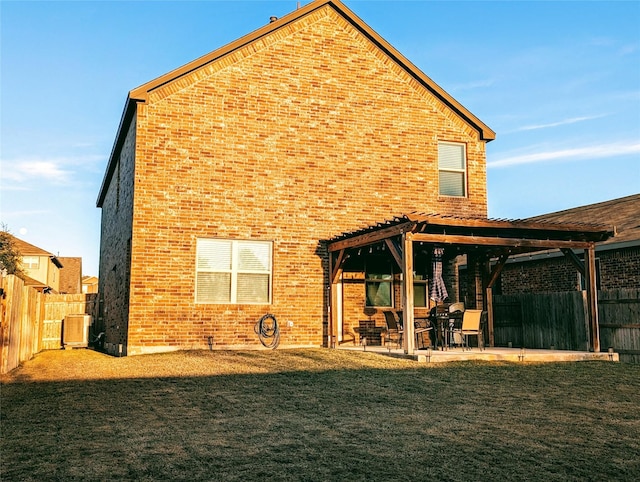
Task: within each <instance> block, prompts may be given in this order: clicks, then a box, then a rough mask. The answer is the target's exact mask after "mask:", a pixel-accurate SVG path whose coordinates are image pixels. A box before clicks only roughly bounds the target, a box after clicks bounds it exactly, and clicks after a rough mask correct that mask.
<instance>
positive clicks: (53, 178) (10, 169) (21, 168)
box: [2, 156, 104, 187]
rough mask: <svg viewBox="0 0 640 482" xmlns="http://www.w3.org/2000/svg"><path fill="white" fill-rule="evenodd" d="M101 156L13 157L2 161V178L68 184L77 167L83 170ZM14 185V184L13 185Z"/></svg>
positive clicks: (17, 181)
mask: <svg viewBox="0 0 640 482" xmlns="http://www.w3.org/2000/svg"><path fill="white" fill-rule="evenodd" d="M103 159H104V158H103V156H79V157H73V158H52V159H18V160H16V159H13V160H3V161H2V173H3V175H2V177H3V180H6V181H11V182H13V183H22V182H25V181H30V182H32V181H34V180H44V181H46V182H51V183H54V184H69V183H71V182H72V181H73V180H74V179H75V178H76V177H77V169H76V168H77V167H78V166H79V168H80V169H82V170H85V169H87V167H90V166H93V165H94V164H95V163H96V161H101V160H103ZM14 187H16V186H14Z"/></svg>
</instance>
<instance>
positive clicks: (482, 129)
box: [97, 0, 496, 207]
mask: <svg viewBox="0 0 640 482" xmlns="http://www.w3.org/2000/svg"><path fill="white" fill-rule="evenodd" d="M325 6H329V7H331V8H333V9H334V10H335V11H336V12H337V13H338V14H340V15H341V16H342V17H343V18H344V19H345V20H346V21H347V22H349V23H350V24H351V25H352V26H353V27H354V28H355V29H356V30H358V31H359V32H360V33H362V34H363V35H364V36H366V37H367V38H368V39H369V40H371V41H372V42H373V43H374V44H375V45H376V46H377V47H378V48H380V50H382V51H383V52H384V53H385V54H386V55H388V56H389V57H390V58H392V59H393V60H394V61H395V62H397V63H398V65H400V66H401V67H402V68H403V69H405V70H406V71H407V72H408V73H409V74H410V75H411V76H413V77H414V78H415V79H416V81H417V82H418V83H420V84H421V85H422V86H424V87H425V88H426V89H427V90H429V91H430V92H431V93H432V94H433V95H434V96H436V97H437V98H438V99H440V100H441V101H442V102H444V103H445V104H446V105H447V106H448V107H449V108H451V109H452V110H453V111H454V112H455V113H457V114H458V115H459V116H460V117H461V118H463V119H464V120H465V121H466V122H467V123H468V124H469V125H470V126H472V127H473V128H474V129H476V130H477V131H478V133H479V135H480V139H482V140H485V141H492V140H493V139H495V137H496V134H495V132H494V131H493V130H491V129H490V128H489V127H488V126H487V125H486V124H484V123H483V122H482V121H481V120H480V119H478V118H477V117H476V116H475V115H473V114H472V113H471V112H470V111H469V110H467V109H466V108H465V107H464V106H463V105H462V104H460V103H459V102H458V101H457V100H455V99H454V98H453V97H452V96H451V95H450V94H448V93H447V92H446V91H445V90H444V89H443V88H442V87H440V86H439V85H438V84H436V83H435V82H434V81H433V80H432V79H431V78H429V77H428V76H427V75H425V74H424V73H423V72H422V71H421V70H420V69H418V67H416V66H415V65H414V64H413V63H411V62H410V61H409V60H408V59H407V58H406V57H404V56H403V55H402V54H401V53H400V52H398V51H397V50H396V49H395V48H394V47H393V46H391V44H389V43H388V42H387V41H386V40H384V39H383V38H382V37H381V36H380V35H379V34H377V33H376V32H375V31H374V30H373V29H371V27H369V26H368V25H367V24H366V23H364V22H363V21H362V20H361V19H360V18H358V16H357V15H356V14H354V13H353V12H352V11H351V10H349V9H348V8H347V7H346V6H345V5H344V4H343V3H342V2H340V1H339V0H315V1H313V2H311V3H309V4H307V5H305V6H304V7H301V8H299V9H297V10H295V11H293V12H291V13H290V14H288V15H285V16H284V17H282V18H280V19H278V20H275V21H273V22H271V23H269V24H267V25H265V26H264V27H262V28H259V29H258V30H255V31H253V32H251V33H249V34H248V35H245V36H244V37H241V38H239V39H238V40H236V41H234V42H232V43H230V44H227V45H225V46H224V47H221V48H220V49H218V50H215V51H213V52H211V53H209V54H207V55H204V56H202V57H200V58H198V59H196V60H194V61H192V62H189V63H188V64H186V65H183V66H182V67H179V68H177V69H175V70H172V71H171V72H169V73H167V74H165V75H163V76H161V77H158V78H157V79H154V80H152V81H150V82H147V83H146V84H143V85H141V86H140V87H137V88H135V89H133V90H132V91H131V92H129V96H128V97H127V101H126V103H125V108H124V111H123V113H122V118H121V120H120V125H119V127H118V133H117V135H116V140H115V143H114V146H113V149H112V151H111V156H110V158H109V163H108V165H107V170H106V172H105V177H104V180H103V181H102V186H101V188H100V193H99V195H98V200H97V206H98V207H102V203H103V202H104V197H105V196H106V191H107V187H108V185H109V181H110V179H111V176H112V174H113V172H114V170H115V166H116V161H117V157H118V155H119V152H120V149H121V148H122V145H123V144H124V140H125V137H126V134H127V130H128V126H129V124H130V123H131V121H132V119H133V117H134V114H135V112H136V108H137V107H136V106H137V103H138V102H146V101H147V99H148V95H149V93H150V92H151V91H153V90H154V89H156V88H159V87H161V86H164V85H166V84H168V83H170V82H174V81H176V80H178V79H180V78H181V77H183V76H185V75H187V74H190V73H192V72H193V71H195V70H197V69H199V68H202V67H204V66H206V65H207V64H210V63H211V62H215V61H217V60H219V59H221V58H222V57H224V56H225V55H227V54H229V53H231V52H233V51H234V50H236V49H239V48H241V47H244V46H246V45H247V44H250V43H252V42H256V41H259V39H261V38H263V37H264V36H266V35H269V34H271V33H273V32H274V31H276V30H278V29H281V28H284V27H286V26H287V25H288V24H290V23H292V22H295V21H296V20H298V19H300V18H302V17H304V16H306V15H309V14H310V13H312V12H314V11H316V10H318V9H320V8H323V7H325Z"/></svg>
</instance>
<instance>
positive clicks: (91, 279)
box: [82, 276, 98, 285]
mask: <svg viewBox="0 0 640 482" xmlns="http://www.w3.org/2000/svg"><path fill="white" fill-rule="evenodd" d="M96 283H98V278H97V276H83V277H82V284H83V285H90V284H96Z"/></svg>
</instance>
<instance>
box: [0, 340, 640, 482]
mask: <svg viewBox="0 0 640 482" xmlns="http://www.w3.org/2000/svg"><path fill="white" fill-rule="evenodd" d="M1 390H2V392H1V407H0V409H1V411H0V415H1V429H2V434H1V435H2V441H1V447H0V448H1V453H0V457H1V459H0V460H1V472H0V479H1V480H3V481H28V480H37V481H42V480H66V479H74V480H92V481H97V480H108V479H111V480H141V481H144V480H189V481H193V480H221V481H235V480H237V481H247V480H261V481H262V480H277V481H287V480H296V481H297V480H305V481H313V480H327V481H329V480H331V481H333V480H349V481H358V480H376V481H390V480H407V481H411V480H414V481H422V480H429V479H433V480H439V481H455V480H460V481H479V480H483V481H485V480H496V481H504V480H518V479H521V480H543V481H554V480H558V481H571V480H575V481H587V480H594V481H596V480H597V481H602V480H610V481H613V480H615V481H632V480H640V365H627V364H620V363H609V362H578V363H557V364H539V365H534V364H527V363H520V364H508V363H471V362H465V363H452V364H438V365H428V364H418V363H416V362H413V361H408V360H402V359H394V358H390V357H385V356H382V355H376V354H373V353H363V352H345V351H339V350H321V349H317V350H290V351H288V350H275V351H253V352H206V351H202V352H178V353H171V354H162V355H147V356H138V357H127V358H112V357H108V356H106V355H103V354H100V353H97V352H94V351H90V350H73V351H49V352H43V353H41V354H39V355H37V356H36V357H35V358H34V359H33V360H31V361H29V362H27V363H26V364H25V365H24V366H23V367H21V368H19V369H17V370H15V371H14V372H12V373H11V374H10V375H9V376H4V377H3V378H2V387H1Z"/></svg>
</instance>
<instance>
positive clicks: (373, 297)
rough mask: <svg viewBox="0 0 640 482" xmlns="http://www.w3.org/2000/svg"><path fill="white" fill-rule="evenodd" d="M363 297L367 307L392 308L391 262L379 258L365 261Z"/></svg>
mask: <svg viewBox="0 0 640 482" xmlns="http://www.w3.org/2000/svg"><path fill="white" fill-rule="evenodd" d="M364 271H365V281H364V286H365V296H366V304H365V306H368V307H377V308H392V307H393V270H392V268H391V262H390V261H389V260H387V259H385V258H382V257H380V256H369V257H368V258H367V260H366V261H365V270H364Z"/></svg>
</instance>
